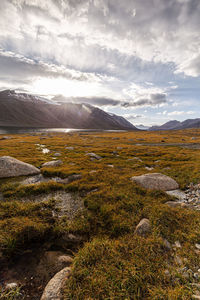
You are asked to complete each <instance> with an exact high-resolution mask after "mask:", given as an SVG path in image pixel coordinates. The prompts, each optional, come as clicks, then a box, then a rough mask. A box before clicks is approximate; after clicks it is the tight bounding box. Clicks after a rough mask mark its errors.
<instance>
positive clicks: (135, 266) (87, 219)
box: [0, 130, 200, 300]
mask: <svg viewBox="0 0 200 300" xmlns="http://www.w3.org/2000/svg"><path fill="white" fill-rule="evenodd" d="M192 137H194V138H195V139H193V138H192ZM153 143H161V144H162V145H165V147H163V146H152V145H151V144H153ZM168 143H169V144H176V143H184V144H191V145H192V144H193V143H200V130H185V131H171V132H124V133H92V134H90V133H74V134H51V135H48V136H43V135H36V136H30V135H27V134H26V135H25V134H24V135H13V136H12V139H11V140H2V141H0V156H3V155H10V156H13V157H15V158H17V159H20V160H22V161H25V162H28V163H31V164H33V165H35V166H37V167H40V166H41V164H42V163H44V162H46V161H49V160H52V158H53V157H54V153H56V152H59V153H61V157H59V158H58V159H61V160H62V161H63V162H64V164H63V165H62V166H60V167H57V168H42V173H43V174H44V175H45V176H48V177H52V176H60V177H62V178H65V177H67V176H68V175H71V174H81V175H82V179H81V180H78V181H75V182H72V183H70V184H65V185H61V184H58V183H55V182H49V183H41V184H39V185H37V186H34V185H30V186H28V187H24V186H20V185H19V183H18V182H17V180H16V178H15V179H2V180H1V181H0V191H1V192H2V194H3V195H4V198H5V201H1V202H0V251H1V253H2V254H1V256H2V257H3V258H5V257H6V258H9V259H11V260H12V258H13V257H15V256H17V255H20V254H22V253H23V251H26V250H27V249H29V248H30V247H31V246H30V245H32V244H34V243H38V242H40V244H41V245H42V244H44V243H46V242H47V241H48V240H49V239H52V238H53V237H57V236H60V235H61V234H62V233H63V232H66V231H67V232H71V233H74V234H79V235H81V236H83V237H84V239H85V241H86V242H85V243H84V245H82V246H81V247H80V250H79V251H78V252H76V253H75V260H74V264H73V269H72V276H71V277H70V279H69V280H68V282H67V283H66V287H65V295H64V297H65V300H66V299H80V300H81V299H158V300H161V299H169V300H171V299H172V300H173V299H191V295H192V293H193V292H194V291H193V290H192V286H191V284H190V283H194V282H196V283H198V279H194V278H193V276H192V275H191V276H189V277H188V278H185V276H183V272H182V271H181V269H183V268H184V267H187V268H189V269H191V270H192V272H196V271H197V269H199V268H200V255H199V254H197V252H196V250H195V243H200V212H198V211H192V210H189V209H183V208H170V207H168V206H167V205H165V202H167V201H169V200H172V198H171V197H170V196H168V195H166V194H165V193H163V192H159V191H146V190H145V189H143V188H141V187H139V186H138V185H136V184H134V183H133V182H131V181H130V177H132V176H135V175H141V174H145V173H150V172H160V173H163V174H165V175H168V176H171V177H172V178H174V179H175V180H176V181H177V182H178V183H179V185H180V187H181V188H182V189H184V188H185V187H186V186H187V185H188V184H189V183H190V182H193V183H198V182H200V151H199V150H198V149H191V148H190V147H189V148H183V147H180V146H178V145H176V146H167V144H168ZM36 144H43V145H45V147H46V148H48V149H49V150H50V152H49V153H47V154H43V153H42V151H41V147H38V146H37V145H36ZM138 144H147V145H138ZM65 147H74V150H68V149H65ZM87 152H94V153H96V154H98V155H100V156H101V157H102V159H101V160H95V161H91V160H90V158H89V157H88V156H86V153H87ZM146 167H153V168H154V169H153V170H152V171H148V170H147V169H146ZM91 171H92V172H91ZM20 180H21V178H20ZM60 189H61V190H65V191H67V192H69V191H70V192H76V193H78V194H80V196H81V197H83V200H84V207H85V209H84V210H83V211H82V212H81V213H79V214H78V215H77V217H75V219H74V220H73V221H71V220H67V218H66V217H64V218H59V219H57V218H56V217H55V216H53V215H52V211H53V210H54V209H55V203H54V201H53V200H51V201H49V202H45V203H36V202H34V201H26V202H24V201H23V198H24V197H26V199H28V198H29V197H30V200H31V199H33V198H32V197H33V196H34V195H38V194H42V193H45V194H46V193H49V192H51V191H55V190H60ZM142 218H148V219H149V220H150V222H151V225H152V231H151V234H150V235H149V236H148V237H146V238H143V237H138V236H135V235H134V230H135V227H136V225H137V224H138V223H139V221H140V220H141V219H142ZM163 239H167V240H168V241H169V242H170V243H171V244H173V243H175V241H179V242H180V243H181V245H182V247H181V248H178V249H177V250H176V251H175V250H173V249H171V250H167V249H166V247H165V245H164V242H163ZM177 256H178V257H179V258H180V260H181V263H180V261H179V262H177ZM166 270H168V271H166ZM0 299H1V298H0Z"/></svg>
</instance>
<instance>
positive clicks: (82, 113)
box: [0, 90, 138, 130]
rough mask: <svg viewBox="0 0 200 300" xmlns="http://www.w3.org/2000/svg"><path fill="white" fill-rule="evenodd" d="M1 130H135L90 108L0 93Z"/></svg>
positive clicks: (7, 91)
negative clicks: (23, 128) (8, 128)
mask: <svg viewBox="0 0 200 300" xmlns="http://www.w3.org/2000/svg"><path fill="white" fill-rule="evenodd" d="M0 126H1V127H26V128H80V129H107V130H109V129H112V130H138V129H137V128H136V127H135V126H133V125H132V124H131V123H130V122H128V121H127V120H126V119H125V118H123V117H120V116H117V115H114V114H112V115H111V114H109V113H106V112H105V111H103V110H101V109H99V108H97V107H94V106H92V105H89V104H85V103H82V104H75V103H58V102H55V101H51V100H48V99H45V98H42V97H38V96H34V95H30V94H26V93H16V92H15V91H13V90H5V91H2V92H0Z"/></svg>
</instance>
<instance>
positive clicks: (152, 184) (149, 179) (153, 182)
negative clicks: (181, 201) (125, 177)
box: [131, 173, 179, 191]
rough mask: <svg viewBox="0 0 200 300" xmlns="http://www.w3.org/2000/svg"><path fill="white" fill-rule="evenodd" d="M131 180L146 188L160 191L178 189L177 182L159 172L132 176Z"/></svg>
mask: <svg viewBox="0 0 200 300" xmlns="http://www.w3.org/2000/svg"><path fill="white" fill-rule="evenodd" d="M131 180H132V181H134V182H136V183H138V184H140V185H141V186H142V187H144V188H146V189H154V190H161V191H170V190H176V189H178V187H179V186H178V183H177V182H176V181H175V180H174V179H172V178H170V177H169V176H166V175H163V174H160V173H151V174H144V175H141V176H134V177H132V178H131Z"/></svg>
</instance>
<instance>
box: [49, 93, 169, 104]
mask: <svg viewBox="0 0 200 300" xmlns="http://www.w3.org/2000/svg"><path fill="white" fill-rule="evenodd" d="M52 100H54V101H58V102H75V103H88V104H91V105H97V106H121V107H139V106H149V105H150V106H155V105H159V104H163V103H166V102H167V99H166V95H165V94H151V95H150V97H149V98H146V99H145V98H144V99H143V98H141V99H139V100H137V101H134V100H132V101H131V100H128V101H126V100H123V99H122V100H116V99H112V98H106V97H64V96H62V95H57V96H55V97H53V98H52Z"/></svg>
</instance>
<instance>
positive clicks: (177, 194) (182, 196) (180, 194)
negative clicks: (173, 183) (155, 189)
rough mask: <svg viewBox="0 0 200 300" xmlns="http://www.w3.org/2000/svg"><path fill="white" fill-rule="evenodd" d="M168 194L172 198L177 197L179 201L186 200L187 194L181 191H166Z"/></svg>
mask: <svg viewBox="0 0 200 300" xmlns="http://www.w3.org/2000/svg"><path fill="white" fill-rule="evenodd" d="M166 193H167V194H168V195H170V196H173V197H176V198H177V199H179V200H184V199H185V198H186V194H185V193H184V192H182V191H181V190H174V191H166Z"/></svg>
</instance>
